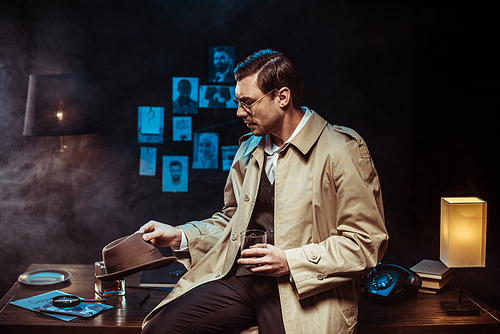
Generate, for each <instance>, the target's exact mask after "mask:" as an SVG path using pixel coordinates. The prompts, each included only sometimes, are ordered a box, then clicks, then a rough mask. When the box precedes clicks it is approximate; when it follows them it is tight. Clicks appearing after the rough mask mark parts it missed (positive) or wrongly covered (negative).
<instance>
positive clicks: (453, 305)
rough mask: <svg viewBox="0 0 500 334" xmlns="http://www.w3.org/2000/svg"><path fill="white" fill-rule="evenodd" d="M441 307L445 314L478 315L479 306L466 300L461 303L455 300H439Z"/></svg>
mask: <svg viewBox="0 0 500 334" xmlns="http://www.w3.org/2000/svg"><path fill="white" fill-rule="evenodd" d="M441 308H442V309H443V310H444V311H445V312H446V315H458V316H462V315H465V316H468V315H472V316H479V308H478V307H477V306H476V305H474V304H473V303H471V302H468V301H467V302H463V303H462V305H460V304H459V303H457V302H441Z"/></svg>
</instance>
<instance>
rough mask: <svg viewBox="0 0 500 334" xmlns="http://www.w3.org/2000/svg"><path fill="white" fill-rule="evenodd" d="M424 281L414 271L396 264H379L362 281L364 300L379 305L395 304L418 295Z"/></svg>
mask: <svg viewBox="0 0 500 334" xmlns="http://www.w3.org/2000/svg"><path fill="white" fill-rule="evenodd" d="M421 286H422V280H421V279H420V277H419V276H418V275H417V274H416V273H415V272H413V271H411V270H409V269H406V268H403V267H400V266H398V265H395V264H379V265H377V266H376V267H375V268H373V269H372V270H371V272H370V273H369V274H368V275H366V276H365V277H363V280H362V281H361V296H362V297H363V299H365V300H368V301H372V302H374V303H378V304H384V305H388V304H394V303H399V302H402V301H405V300H410V299H413V298H415V297H417V295H418V289H419V288H420V287H421Z"/></svg>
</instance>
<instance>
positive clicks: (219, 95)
mask: <svg viewBox="0 0 500 334" xmlns="http://www.w3.org/2000/svg"><path fill="white" fill-rule="evenodd" d="M234 88H235V86H214V85H201V86H200V101H199V104H198V106H199V107H200V108H221V109H236V107H237V106H236V103H234V101H233V97H234Z"/></svg>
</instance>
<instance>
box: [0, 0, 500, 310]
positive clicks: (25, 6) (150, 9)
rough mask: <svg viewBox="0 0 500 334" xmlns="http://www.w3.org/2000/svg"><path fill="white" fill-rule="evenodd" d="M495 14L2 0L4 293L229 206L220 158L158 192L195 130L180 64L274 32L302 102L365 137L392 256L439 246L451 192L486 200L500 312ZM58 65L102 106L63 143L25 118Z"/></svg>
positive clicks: (373, 6) (488, 292) (224, 137)
mask: <svg viewBox="0 0 500 334" xmlns="http://www.w3.org/2000/svg"><path fill="white" fill-rule="evenodd" d="M493 22H494V18H493V15H492V10H491V8H487V7H483V6H482V4H481V3H480V2H473V3H466V4H464V5H459V4H457V3H454V4H453V5H447V4H446V3H444V2H439V1H429V2H416V1H413V2H402V1H385V2H363V1H326V0H322V1H321V0H315V1H311V0H307V1H306V0H286V1H284V0H283V1H281V0H279V1H269V0H267V1H260V0H256V1H230V0H218V1H215V0H191V1H189V0H170V1H160V0H142V1H115V0H72V1H67V0H18V1H3V0H2V1H1V2H0V234H1V239H0V257H1V270H2V273H1V275H0V294H2V295H3V294H4V293H5V292H6V291H7V290H8V288H9V287H10V286H11V285H12V284H13V283H14V282H15V281H16V279H17V276H18V275H19V274H21V273H22V272H23V271H24V270H25V269H26V268H27V267H28V265H29V264H31V263H88V264H92V263H94V262H95V261H97V260H100V259H101V249H102V247H104V246H105V245H106V244H107V243H109V242H110V241H112V240H114V239H116V238H119V237H122V236H125V235H129V234H131V233H133V232H134V231H136V230H137V229H138V228H139V227H140V226H141V225H142V224H144V223H146V222H147V221H148V220H149V219H156V220H160V221H164V222H168V223H171V224H181V223H183V222H185V221H188V220H193V219H202V218H206V217H208V216H209V215H211V214H212V213H213V212H215V211H217V210H219V209H220V208H221V207H222V205H223V202H222V199H223V198H222V191H223V186H224V183H225V179H226V176H227V173H226V172H222V170H221V168H220V167H219V169H218V170H201V171H200V170H191V169H190V170H189V179H190V183H189V192H188V193H175V194H174V193H163V192H162V191H161V156H162V155H188V156H189V159H190V161H191V159H192V147H191V143H179V142H172V140H171V136H172V134H171V116H172V113H171V99H172V96H171V94H172V87H171V82H172V77H173V76H185V77H199V80H200V85H202V84H207V83H208V57H209V47H210V46H215V45H234V46H235V58H236V59H235V60H236V62H239V61H241V60H242V59H243V58H244V57H246V56H247V55H249V54H250V53H252V52H254V51H256V50H259V49H263V48H268V47H271V48H275V49H278V50H281V51H284V52H285V53H287V54H289V55H290V56H291V57H292V58H294V59H295V60H296V62H297V63H298V64H299V67H300V68H301V70H302V72H303V76H304V79H305V82H306V86H305V93H304V101H303V104H304V105H307V106H308V107H310V108H311V109H313V110H315V111H317V112H318V113H319V114H320V115H322V116H323V117H324V118H326V119H327V120H328V121H329V122H330V123H333V124H340V125H345V126H349V127H352V128H354V129H355V130H357V131H358V132H359V133H360V134H361V135H362V136H363V138H364V139H365V140H366V142H367V143H368V146H369V148H370V151H371V154H372V156H373V159H374V162H375V165H376V166H377V169H378V172H379V174H380V180H381V183H382V189H383V194H384V203H385V210H386V218H387V219H386V223H387V227H388V230H389V233H390V242H389V249H388V252H387V254H386V256H385V258H384V262H385V263H397V264H400V265H403V266H407V267H410V266H412V265H414V264H416V263H417V262H419V261H420V260H421V259H424V258H427V259H439V208H440V197H442V196H479V197H481V198H483V199H484V200H486V201H488V240H487V253H486V267H485V268H479V269H470V270H467V271H466V272H465V278H464V279H465V288H466V289H467V290H470V291H472V292H473V293H474V294H475V295H477V296H478V297H479V298H481V299H482V300H483V301H485V302H486V303H487V304H489V305H490V306H492V307H494V308H496V309H500V289H498V286H497V284H496V283H497V280H498V277H499V275H500V264H499V260H500V257H499V253H500V251H499V249H500V248H499V242H500V241H499V240H500V238H499V235H500V231H499V227H498V219H499V217H498V209H497V203H498V199H499V196H498V195H499V194H498V189H499V187H500V184H499V179H498V173H495V172H496V165H497V163H495V162H494V159H495V156H496V155H497V151H498V148H497V146H498V145H497V144H498V137H497V135H495V136H494V129H493V127H494V125H495V123H494V121H495V120H496V118H497V117H496V115H494V111H495V110H496V111H497V112H498V104H497V103H496V100H495V101H494V99H493V98H492V97H493V94H494V93H495V94H498V85H497V81H496V79H497V77H496V76H494V74H496V73H495V71H494V70H493V69H494V68H495V67H496V64H494V63H493V61H492V60H493V59H495V58H496V59H498V57H497V56H498V55H496V57H495V55H493V52H494V50H495V47H494V45H495V44H496V41H497V40H498V39H497V38H496V37H497V36H494V35H493V31H494V29H493ZM493 65H495V66H493ZM62 73H82V74H86V75H88V76H89V77H90V78H91V84H92V89H93V93H94V97H95V100H96V105H95V111H96V113H97V114H98V115H99V116H100V117H101V121H100V124H99V126H100V131H99V132H98V133H96V134H87V135H78V136H67V137H65V141H66V142H67V144H68V149H67V150H66V152H64V153H57V152H56V151H55V148H57V147H58V145H59V138H58V137H23V135H22V132H23V124H24V113H25V108H26V96H27V89H28V77H29V75H30V74H62ZM140 105H146V106H148V105H152V106H164V107H165V143H164V144H161V145H156V146H155V147H157V148H158V159H157V161H158V163H157V176H155V177H145V176H139V150H140V146H141V145H139V144H138V143H137V107H138V106H140ZM193 131H194V132H217V133H219V145H221V146H226V145H235V144H236V143H237V140H238V138H239V137H240V136H241V135H242V134H244V133H246V132H247V129H246V128H245V127H244V124H243V123H242V121H240V120H238V119H237V117H236V116H235V110H223V109H222V110H221V109H219V110H214V109H200V110H199V113H198V115H193ZM146 146H147V145H146ZM219 166H221V163H220V161H219Z"/></svg>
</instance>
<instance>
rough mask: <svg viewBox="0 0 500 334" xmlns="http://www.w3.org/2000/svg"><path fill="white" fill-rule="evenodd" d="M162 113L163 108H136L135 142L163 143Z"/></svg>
mask: <svg viewBox="0 0 500 334" xmlns="http://www.w3.org/2000/svg"><path fill="white" fill-rule="evenodd" d="M164 112H165V110H164V108H163V107H153V106H140V107H138V108H137V142H139V143H160V144H161V143H163V128H164V125H163V122H164Z"/></svg>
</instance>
